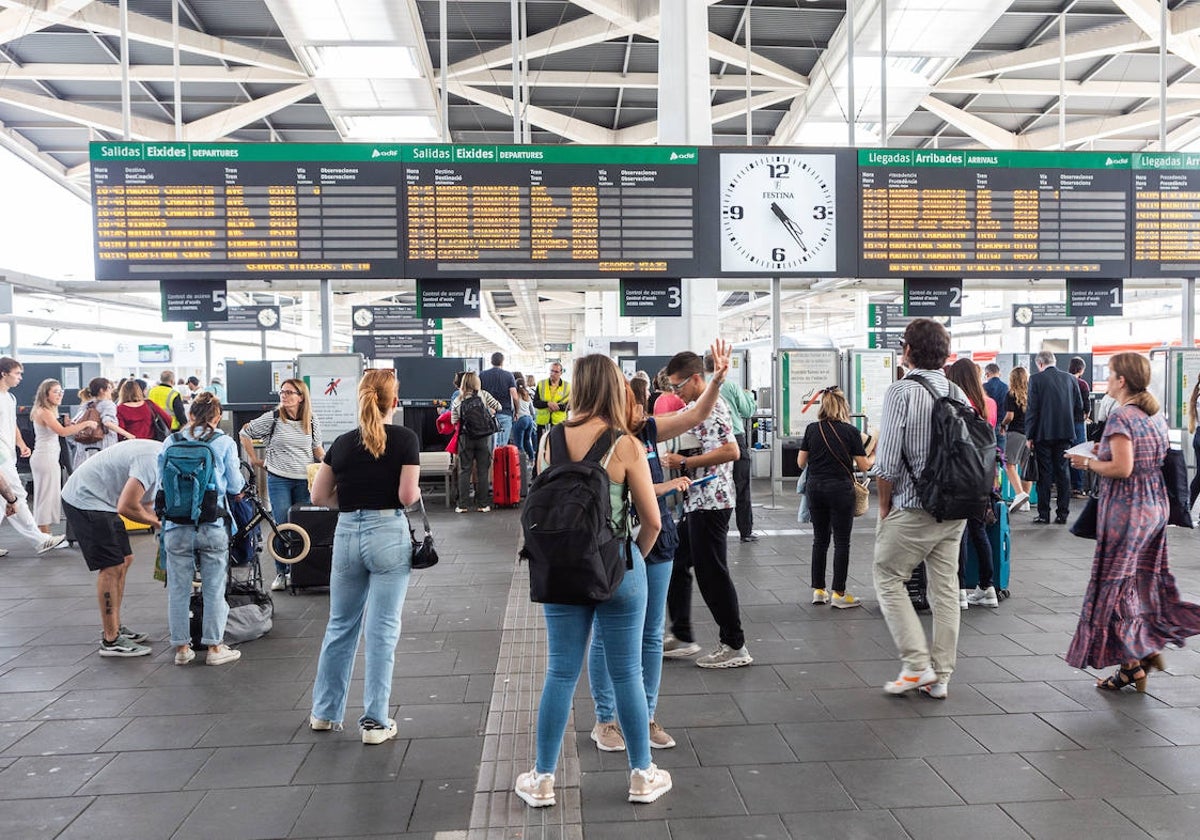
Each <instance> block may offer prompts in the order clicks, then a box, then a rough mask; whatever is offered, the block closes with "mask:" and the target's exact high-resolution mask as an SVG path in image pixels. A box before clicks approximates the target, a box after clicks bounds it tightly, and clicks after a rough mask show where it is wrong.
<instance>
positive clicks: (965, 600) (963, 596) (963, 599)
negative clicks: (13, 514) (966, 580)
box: [958, 589, 971, 610]
mask: <svg viewBox="0 0 1200 840" xmlns="http://www.w3.org/2000/svg"><path fill="white" fill-rule="evenodd" d="M970 605H971V599H970V594H969V593H968V592H967V590H965V589H960V590H958V606H959V608H960V609H964V610H965V609H966V608H967V607H969V606H970Z"/></svg>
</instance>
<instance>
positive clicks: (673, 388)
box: [667, 376, 692, 394]
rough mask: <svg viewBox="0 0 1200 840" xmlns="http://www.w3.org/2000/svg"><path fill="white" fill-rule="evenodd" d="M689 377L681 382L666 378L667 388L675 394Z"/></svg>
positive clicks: (686, 382)
mask: <svg viewBox="0 0 1200 840" xmlns="http://www.w3.org/2000/svg"><path fill="white" fill-rule="evenodd" d="M691 378H692V377H690V376H689V377H688V378H687V379H685V380H683V381H682V382H672V381H670V380H669V379H668V380H667V390H669V391H671V392H672V393H675V394H677V393H679V391H680V390H681V389H682V388H683V386H684V385H686V384H688V381H689V380H690V379H691Z"/></svg>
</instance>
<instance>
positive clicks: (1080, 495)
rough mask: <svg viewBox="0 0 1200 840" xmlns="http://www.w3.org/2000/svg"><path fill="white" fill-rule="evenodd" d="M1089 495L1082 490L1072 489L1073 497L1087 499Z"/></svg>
mask: <svg viewBox="0 0 1200 840" xmlns="http://www.w3.org/2000/svg"><path fill="white" fill-rule="evenodd" d="M1087 497H1088V494H1087V493H1085V492H1083V491H1082V490H1072V491H1071V498H1072V499H1086V498H1087Z"/></svg>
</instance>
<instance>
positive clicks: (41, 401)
mask: <svg viewBox="0 0 1200 840" xmlns="http://www.w3.org/2000/svg"><path fill="white" fill-rule="evenodd" d="M60 387H62V386H61V385H59V384H58V380H57V379H43V380H42V384H41V385H39V386H38V389H37V395H36V396H34V398H33V405H34V407H36V408H44V409H46V410H48V411H53V410H54V406H53V405H52V404H51V403H50V392H51V391H53V390H54V389H55V388H60Z"/></svg>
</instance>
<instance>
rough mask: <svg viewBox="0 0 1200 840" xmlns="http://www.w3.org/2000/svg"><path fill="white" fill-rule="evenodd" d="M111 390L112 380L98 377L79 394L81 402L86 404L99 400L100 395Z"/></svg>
mask: <svg viewBox="0 0 1200 840" xmlns="http://www.w3.org/2000/svg"><path fill="white" fill-rule="evenodd" d="M109 388H112V380H111V379H105V378H104V377H103V376H97V377H96V378H95V379H93V380H92V381H91V382H89V383H88V384H87V387H86V388H84V389H83V390H82V391H80V392H79V401H80V402H81V403H85V402H91V401H92V400H98V399H100V394H101V393H103V392H104V391H106V390H108V389H109Z"/></svg>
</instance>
